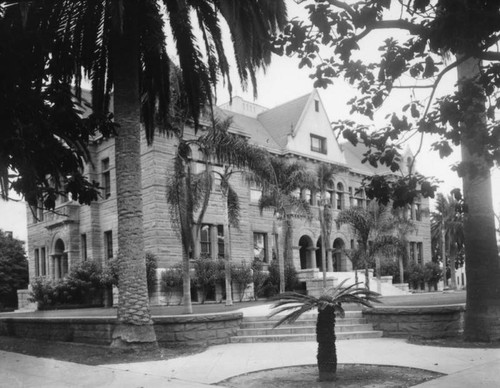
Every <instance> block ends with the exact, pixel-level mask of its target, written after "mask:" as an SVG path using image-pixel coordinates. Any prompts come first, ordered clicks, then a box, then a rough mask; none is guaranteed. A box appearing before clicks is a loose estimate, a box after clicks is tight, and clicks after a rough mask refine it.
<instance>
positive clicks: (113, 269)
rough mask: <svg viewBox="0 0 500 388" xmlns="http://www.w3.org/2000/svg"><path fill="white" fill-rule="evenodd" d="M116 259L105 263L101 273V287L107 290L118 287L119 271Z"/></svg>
mask: <svg viewBox="0 0 500 388" xmlns="http://www.w3.org/2000/svg"><path fill="white" fill-rule="evenodd" d="M119 266H120V263H119V259H118V257H116V258H113V259H110V260H108V261H107V263H106V265H105V266H104V267H103V269H102V272H101V286H102V287H105V288H109V287H111V286H117V285H118V271H119Z"/></svg>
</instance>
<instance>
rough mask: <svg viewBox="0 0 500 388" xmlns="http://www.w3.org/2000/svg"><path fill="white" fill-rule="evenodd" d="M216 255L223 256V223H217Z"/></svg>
mask: <svg viewBox="0 0 500 388" xmlns="http://www.w3.org/2000/svg"><path fill="white" fill-rule="evenodd" d="M217 249H218V253H217V255H218V256H219V257H220V258H222V259H223V258H224V225H217Z"/></svg>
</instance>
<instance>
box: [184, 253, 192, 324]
mask: <svg viewBox="0 0 500 388" xmlns="http://www.w3.org/2000/svg"><path fill="white" fill-rule="evenodd" d="M190 270H191V268H190V265H189V254H188V253H187V252H186V250H185V249H184V248H183V249H182V305H183V306H184V307H183V313H184V314H192V313H193V304H192V303H191V274H190V272H189V271H190Z"/></svg>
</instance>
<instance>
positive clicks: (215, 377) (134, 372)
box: [0, 308, 500, 388]
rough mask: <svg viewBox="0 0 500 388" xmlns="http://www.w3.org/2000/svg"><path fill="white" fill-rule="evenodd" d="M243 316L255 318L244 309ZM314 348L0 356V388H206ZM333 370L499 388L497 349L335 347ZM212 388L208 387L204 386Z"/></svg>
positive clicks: (387, 341)
mask: <svg viewBox="0 0 500 388" xmlns="http://www.w3.org/2000/svg"><path fill="white" fill-rule="evenodd" d="M244 313H245V314H246V315H257V314H262V313H263V311H260V310H259V309H255V308H252V310H248V311H244ZM316 346H317V345H316V343H315V342H282V343H254V344H227V345H219V346H213V347H210V348H208V349H207V350H206V351H205V352H203V353H199V354H194V355H191V356H186V357H181V358H176V359H172V360H166V361H150V362H140V363H131V364H115V365H103V366H97V367H95V366H87V365H81V364H75V363H70V362H64V361H55V360H49V359H43V358H36V357H31V356H26V355H21V354H15V353H8V352H3V351H0V387H9V388H11V387H12V388H15V387H37V388H44V387H47V388H48V387H51V388H53V387H120V388H122V387H123V388H127V387H131V388H132V387H134V388H136V387H164V386H168V387H169V388H170V387H172V388H175V387H179V388H184V387H192V388H197V387H208V386H212V387H213V386H214V385H215V386H217V383H218V382H220V381H222V380H224V379H227V378H229V377H232V376H236V375H239V374H243V373H247V372H252V371H258V370H262V369H269V368H277V367H284V366H291V365H306V364H315V362H316V349H317V348H316ZM337 355H338V360H339V363H361V364H364V363H366V364H378V365H395V366H406V367H413V368H422V369H427V370H431V371H436V372H441V373H444V374H446V376H443V377H441V378H439V379H435V380H432V381H430V382H427V383H424V384H420V385H418V387H421V388H424V387H425V388H430V387H440V388H442V387H450V388H451V387H453V388H457V387H464V388H465V387H467V388H468V387H474V388H478V387H488V388H496V387H500V349H463V348H441V347H430V346H419V345H412V344H408V343H406V341H405V340H400V339H391V338H377V339H360V340H346V341H338V342H337ZM210 384H212V385H210Z"/></svg>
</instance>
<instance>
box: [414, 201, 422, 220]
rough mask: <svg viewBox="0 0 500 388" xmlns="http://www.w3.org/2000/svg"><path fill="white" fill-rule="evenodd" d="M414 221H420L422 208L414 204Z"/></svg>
mask: <svg viewBox="0 0 500 388" xmlns="http://www.w3.org/2000/svg"><path fill="white" fill-rule="evenodd" d="M415 219H416V220H417V221H422V208H421V205H420V204H419V203H416V204H415Z"/></svg>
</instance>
